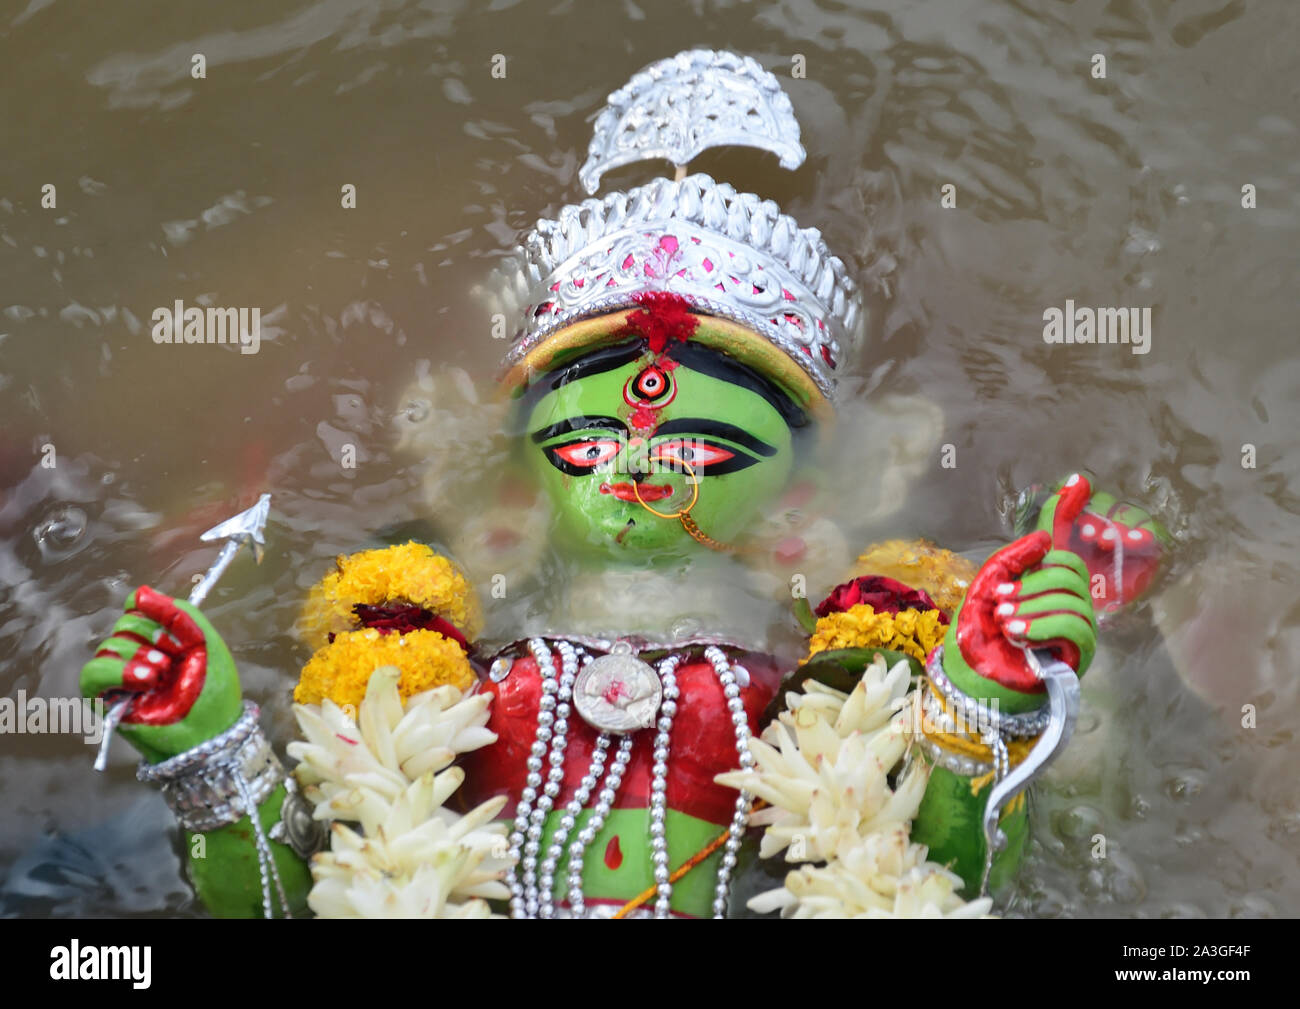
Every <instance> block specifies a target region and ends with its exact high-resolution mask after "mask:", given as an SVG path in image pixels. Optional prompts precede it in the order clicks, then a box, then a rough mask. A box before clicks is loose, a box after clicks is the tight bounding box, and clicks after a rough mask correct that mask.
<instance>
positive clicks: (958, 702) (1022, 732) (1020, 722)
mask: <svg viewBox="0 0 1300 1009" xmlns="http://www.w3.org/2000/svg"><path fill="white" fill-rule="evenodd" d="M925 675H926V676H927V677H928V678H929V680H930V683H931V684H933V686H934V689H935V691H936V692H937V693H938V694H939V696H940V697H942V698H943V699H944V700H945V701H947V702H948V703H949V704H950V705H952V706H953V707H954V708H955V709H956V711H957V712H958V713H959V714H960V715H961V716H962V717H963V718H964V719H965V720H966V721H967V723H969V724H970V725H972V726H978V727H979V730H980V731H981V732H985V731H989V730H992V731H994V732H998V733H1000V734H1002V735H1006V736H1011V737H1012V738H1013V739H1028V738H1031V737H1033V736H1037V735H1040V734H1041V733H1042V732H1043V730H1044V729H1046V728H1047V723H1048V722H1049V721H1050V720H1051V712H1050V711H1048V710H1047V708H1046V706H1044V707H1042V708H1038V709H1036V710H1034V711H1025V712H1021V713H1020V714H1014V715H1009V714H1004V713H1003V712H1001V711H998V710H995V709H993V708H991V707H989V706H988V704H986V703H985V702H984V701H982V700H977V699H976V698H974V697H971V696H970V695H969V694H967V693H964V692H963V691H962V690H960V689H959V688H958V687H957V685H956V684H954V683H953V682H952V680H950V679H948V674H947V673H945V672H944V671H943V645H942V644H940V645H937V646H936V647H935V649H934V651H933V652H931V653H930V660H929V661H928V662H927V663H926V666H925Z"/></svg>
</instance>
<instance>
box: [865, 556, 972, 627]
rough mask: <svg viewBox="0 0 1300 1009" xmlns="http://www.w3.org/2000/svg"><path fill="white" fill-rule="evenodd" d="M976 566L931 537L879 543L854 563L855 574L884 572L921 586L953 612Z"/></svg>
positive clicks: (905, 582) (947, 611) (936, 603)
mask: <svg viewBox="0 0 1300 1009" xmlns="http://www.w3.org/2000/svg"><path fill="white" fill-rule="evenodd" d="M975 571H976V568H975V565H974V564H972V563H971V562H970V561H968V560H967V559H966V558H965V557H961V556H959V555H958V554H955V553H953V552H952V551H951V550H944V549H941V548H940V547H937V546H935V545H934V544H933V543H930V542H929V541H927V540H887V541H886V542H884V543H875V544H873V545H872V546H871V547H869V548H868V549H867V552H866V553H864V554H863V555H862V556H861V557H859V558H858V559H857V562H856V563H855V564H854V567H853V573H854V576H855V577H856V576H858V575H881V576H883V577H885V578H893V579H895V580H897V581H900V582H902V583H903V584H904V585H909V586H911V587H912V588H914V589H921V590H922V591H924V592H926V593H928V594H929V596H930V598H931V599H933V600H934V602H935V605H936V606H938V607H939V609H941V610H943V611H944V612H945V613H947V614H949V615H951V614H952V613H953V611H955V610H956V609H957V606H958V605H959V604H960V603H961V600H962V597H963V596H964V595H965V594H966V589H967V588H968V587H969V586H970V582H971V579H972V578H974V577H975Z"/></svg>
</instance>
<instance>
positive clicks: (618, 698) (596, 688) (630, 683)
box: [573, 641, 663, 735]
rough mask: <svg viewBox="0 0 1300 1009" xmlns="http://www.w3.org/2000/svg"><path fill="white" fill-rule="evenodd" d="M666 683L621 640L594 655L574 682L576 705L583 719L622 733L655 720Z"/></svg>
mask: <svg viewBox="0 0 1300 1009" xmlns="http://www.w3.org/2000/svg"><path fill="white" fill-rule="evenodd" d="M662 698H663V687H662V685H661V684H660V683H659V674H658V673H656V672H655V671H654V668H653V667H652V666H649V665H647V664H646V663H644V662H642V661H641V660H640V659H638V658H637V657H636V656H635V655H633V654H632V646H631V645H630V644H628V643H627V642H626V641H619V642H618V643H616V644H615V645H614V647H613V649H611V650H610V653H609V654H608V655H602V656H600V657H599V658H596V659H592V660H591V661H590V662H588V663H587V664H586V665H585V666H583V667H582V670H581V671H580V672H579V673H578V676H577V679H575V680H574V683H573V705H574V707H575V708H577V709H578V714H579V715H581V716H582V718H583V721H585V722H586V723H587V724H588V725H590V726H592V727H593V728H595V729H598V730H600V731H601V732H613V733H617V734H619V735H626V734H627V733H631V732H637V731H639V730H641V729H648V728H649V727H650V726H652V725H654V723H655V716H656V715H657V714H658V713H659V703H660V701H661V700H662Z"/></svg>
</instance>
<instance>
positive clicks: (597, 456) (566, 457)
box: [547, 438, 619, 469]
mask: <svg viewBox="0 0 1300 1009" xmlns="http://www.w3.org/2000/svg"><path fill="white" fill-rule="evenodd" d="M618 449H619V443H618V442H617V441H611V440H608V439H605V438H600V439H588V440H585V441H571V442H569V443H568V444H567V445H557V446H555V447H553V448H549V449H547V451H548V452H549V453H551V454H552V455H554V456H556V457H558V458H559V459H561V460H562V461H564V462H566V463H568V464H569V465H570V466H578V467H581V468H582V469H590V468H591V467H593V466H599V465H600V464H601V463H603V462H607V461H609V460H610V459H613V458H614V456H616V455H618Z"/></svg>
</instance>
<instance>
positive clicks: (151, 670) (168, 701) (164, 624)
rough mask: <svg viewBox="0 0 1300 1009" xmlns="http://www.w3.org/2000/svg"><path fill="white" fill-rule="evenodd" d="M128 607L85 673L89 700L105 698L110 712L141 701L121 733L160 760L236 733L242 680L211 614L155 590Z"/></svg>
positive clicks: (137, 594) (144, 589)
mask: <svg viewBox="0 0 1300 1009" xmlns="http://www.w3.org/2000/svg"><path fill="white" fill-rule="evenodd" d="M125 609H126V615H125V616H123V617H122V618H121V619H120V620H119V621H118V622H117V624H116V626H114V628H113V636H112V637H110V638H109V639H108V640H107V641H105V642H104V643H103V644H102V645H100V647H99V650H98V651H96V652H95V657H94V658H93V659H91V660H90V661H89V662H88V663H86V665H85V666H84V667H83V668H82V670H81V693H82V695H83V696H85V697H87V698H91V699H94V698H103V700H104V705H105V708H108V707H111V706H112V705H113V704H114V703H116V702H117V701H118V700H121V699H122V698H123V697H128V696H130V697H133V698H134V700H133V703H132V705H131V708H130V711H129V713H128V714H127V715H126V717H125V718H124V719H123V720H122V725H121V727H120V728H119V729H118V734H119V735H121V736H123V737H124V738H126V739H127V740H128V741H129V742H130V743H131V744H132V745H133V746H135V748H136V749H137V750H139V751H140V752H141V753H142V754H143V755H144V756H145V758H146V759H148V760H150V761H153V762H157V761H160V760H164V759H166V758H167V757H170V756H174V755H176V754H178V753H183V752H184V751H185V750H188V749H190V748H191V747H194V746H197V745H198V744H199V743H201V742H203V741H204V740H207V739H211V738H212V737H213V736H215V735H217V734H218V733H220V732H224V731H225V730H226V729H228V728H230V726H231V725H233V724H234V722H235V720H236V719H237V718H238V717H239V715H240V712H241V710H242V707H241V704H240V692H239V676H238V674H237V673H236V671H235V662H234V659H232V658H231V656H230V650H229V649H228V648H227V647H226V644H225V642H224V641H222V640H221V635H219V634H218V633H217V632H216V630H215V629H214V628H213V627H212V625H211V624H210V623H208V619H207V617H205V616H204V615H203V614H202V613H200V612H199V611H198V609H196V608H195V607H193V606H191V605H190V604H189V603H187V602H183V601H181V600H178V599H172V598H171V597H170V596H165V595H163V594H162V593H161V592H155V591H154V590H153V589H151V588H149V587H148V586H147V585H142V586H140V588H138V589H136V590H135V591H134V592H132V593H131V595H129V596H128V597H127V600H126V606H125Z"/></svg>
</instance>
